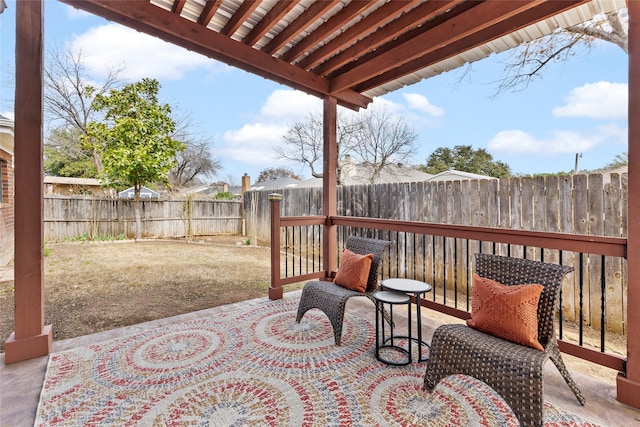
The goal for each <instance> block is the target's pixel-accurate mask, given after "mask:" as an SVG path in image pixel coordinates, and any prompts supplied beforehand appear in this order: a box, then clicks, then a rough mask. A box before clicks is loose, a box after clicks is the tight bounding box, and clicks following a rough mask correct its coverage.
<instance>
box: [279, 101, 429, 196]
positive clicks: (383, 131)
mask: <svg viewBox="0 0 640 427" xmlns="http://www.w3.org/2000/svg"><path fill="white" fill-rule="evenodd" d="M336 133H337V135H336V139H337V142H338V150H337V152H338V159H342V158H344V157H345V155H346V154H353V157H354V158H355V160H356V161H359V162H361V163H364V164H365V165H368V166H370V169H371V170H372V173H371V176H370V177H369V178H370V180H371V181H372V182H373V181H374V180H375V178H376V177H377V176H378V174H379V173H380V171H381V170H382V169H383V168H384V167H385V166H386V165H388V164H389V163H392V162H401V161H403V160H406V159H407V158H409V157H410V156H411V155H412V154H413V153H414V152H415V140H416V139H417V135H416V133H415V132H414V131H413V129H412V128H411V127H410V126H409V125H407V124H406V122H404V119H403V118H402V117H400V116H397V115H394V114H392V113H391V112H390V111H389V110H387V109H385V108H384V107H376V106H372V107H370V108H369V109H367V110H364V111H362V112H360V113H358V114H354V115H350V116H347V115H343V114H340V112H339V113H338V120H337V125H336ZM284 141H285V145H284V146H283V147H277V148H276V149H275V152H276V154H277V155H278V157H280V158H283V159H287V160H292V161H294V162H297V163H302V164H303V165H305V166H307V167H309V168H310V169H311V175H312V176H313V177H315V178H322V172H321V171H320V169H319V168H321V167H322V155H323V138H322V116H321V115H313V114H309V115H308V116H307V118H306V119H304V120H301V121H299V122H296V123H294V124H293V125H290V126H289V129H288V130H287V133H286V135H285V136H284ZM341 175H342V171H341V170H338V171H337V178H338V184H340V183H341V181H342V177H341Z"/></svg>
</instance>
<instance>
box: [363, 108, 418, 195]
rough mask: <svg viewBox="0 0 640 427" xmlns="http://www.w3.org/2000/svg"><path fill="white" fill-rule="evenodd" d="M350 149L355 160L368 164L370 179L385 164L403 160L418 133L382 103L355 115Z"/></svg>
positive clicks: (378, 172) (407, 156) (414, 146)
mask: <svg viewBox="0 0 640 427" xmlns="http://www.w3.org/2000/svg"><path fill="white" fill-rule="evenodd" d="M358 124H359V132H356V133H355V134H354V139H355V144H353V145H352V146H351V151H352V152H353V156H354V158H355V160H356V162H359V163H362V164H364V165H366V166H369V168H370V170H371V172H370V174H369V182H371V183H374V182H375V180H376V178H377V177H378V175H380V172H381V171H382V170H383V169H384V168H385V166H387V165H389V164H391V163H399V162H404V161H406V160H407V159H410V158H411V157H412V156H413V155H414V154H415V152H416V140H417V139H418V135H417V134H416V132H415V130H414V129H413V128H412V127H411V126H409V125H408V124H407V123H406V122H405V121H404V119H403V118H402V117H401V116H398V115H396V114H393V113H392V112H391V111H390V110H389V109H387V108H385V107H374V108H371V109H367V110H364V111H363V112H362V115H361V116H360V117H359V121H358Z"/></svg>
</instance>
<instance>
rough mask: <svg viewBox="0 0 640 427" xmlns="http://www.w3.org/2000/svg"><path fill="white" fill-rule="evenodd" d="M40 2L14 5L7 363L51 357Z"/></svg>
mask: <svg viewBox="0 0 640 427" xmlns="http://www.w3.org/2000/svg"><path fill="white" fill-rule="evenodd" d="M43 33H44V8H43V2H42V0H33V1H18V2H16V99H15V115H16V120H15V174H14V177H15V236H16V237H15V268H14V272H15V292H14V299H15V313H14V328H15V330H14V332H13V333H12V334H11V336H10V337H9V339H8V340H7V341H6V342H5V363H12V362H17V361H20V360H26V359H31V358H34V357H38V356H44V355H47V354H49V351H50V350H51V344H52V334H51V326H45V325H44V280H43V279H44V256H43V243H44V222H43V219H44V202H43V193H44V191H43V173H42V150H43V149H42V122H43V120H42V119H43V91H42V89H43V61H42V58H43V56H42V50H43Z"/></svg>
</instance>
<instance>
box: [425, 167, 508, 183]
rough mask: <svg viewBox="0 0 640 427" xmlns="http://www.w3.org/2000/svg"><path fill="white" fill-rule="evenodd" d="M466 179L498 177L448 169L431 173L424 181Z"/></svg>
mask: <svg viewBox="0 0 640 427" xmlns="http://www.w3.org/2000/svg"><path fill="white" fill-rule="evenodd" d="M467 179H498V178H494V177H492V176H487V175H478V174H477V173H470V172H463V171H458V170H455V169H449V170H447V171H444V172H440V173H438V174H435V175H433V176H432V177H431V178H428V179H426V180H425V181H461V180H467Z"/></svg>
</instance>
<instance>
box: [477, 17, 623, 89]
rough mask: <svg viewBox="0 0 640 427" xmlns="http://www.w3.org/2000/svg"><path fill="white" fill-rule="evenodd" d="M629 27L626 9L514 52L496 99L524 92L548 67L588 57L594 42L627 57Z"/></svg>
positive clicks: (510, 57) (527, 44) (539, 40)
mask: <svg viewBox="0 0 640 427" xmlns="http://www.w3.org/2000/svg"><path fill="white" fill-rule="evenodd" d="M628 24H629V22H628V16H627V11H626V9H623V10H620V11H614V12H609V13H606V14H602V15H600V16H598V17H596V18H594V19H593V20H591V21H588V22H586V23H583V24H579V25H575V26H572V27H568V28H566V29H563V30H559V31H556V32H554V33H553V34H551V35H548V36H546V37H542V38H540V39H537V40H533V41H531V42H528V43H525V44H523V45H522V46H520V47H518V48H515V49H513V50H512V51H511V53H510V56H509V59H508V60H507V61H505V67H504V76H503V77H502V78H501V79H500V80H499V81H497V82H495V83H496V84H497V90H496V95H498V94H500V93H503V92H507V91H522V90H524V89H526V88H527V87H528V85H529V83H531V82H532V81H533V80H534V79H536V78H541V77H542V75H543V74H544V72H545V71H546V70H547V69H548V65H550V64H552V63H555V62H566V61H567V60H568V59H569V58H571V57H573V56H575V55H577V54H578V53H580V52H586V53H588V52H589V51H590V49H591V47H592V45H593V42H594V41H595V40H603V41H606V42H609V43H613V44H615V45H616V46H618V47H620V49H622V50H623V51H624V52H625V53H627V54H628V53H629V46H628ZM467 70H468V69H467Z"/></svg>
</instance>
